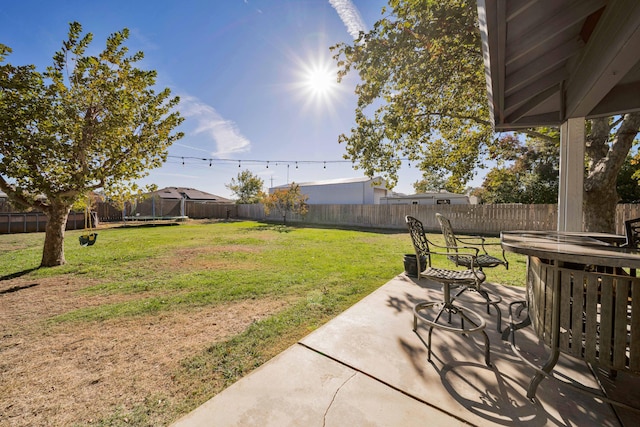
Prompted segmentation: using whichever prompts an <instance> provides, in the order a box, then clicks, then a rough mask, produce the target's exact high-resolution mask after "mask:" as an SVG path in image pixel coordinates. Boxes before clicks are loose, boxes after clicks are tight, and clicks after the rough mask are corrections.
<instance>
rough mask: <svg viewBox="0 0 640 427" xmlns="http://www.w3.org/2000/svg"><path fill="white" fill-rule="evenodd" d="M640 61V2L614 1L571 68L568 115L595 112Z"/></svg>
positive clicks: (628, 0)
mask: <svg viewBox="0 0 640 427" xmlns="http://www.w3.org/2000/svg"><path fill="white" fill-rule="evenodd" d="M639 61H640V2H638V1H637V0H616V1H611V2H609V3H608V4H607V7H606V8H605V10H604V13H603V14H602V17H601V18H600V21H599V22H598V25H597V26H596V28H595V30H594V31H593V33H592V35H591V37H590V38H589V41H588V43H587V45H586V46H585V49H584V50H583V54H582V56H581V58H580V59H579V60H578V61H577V63H576V65H575V67H574V69H573V70H572V71H571V77H570V78H569V80H568V82H567V85H566V89H567V91H566V105H567V111H566V117H568V118H570V117H585V116H589V115H591V114H592V111H594V110H595V109H596V107H597V106H598V104H600V102H601V101H602V100H603V99H604V98H605V97H606V95H607V94H608V93H609V92H610V91H611V90H612V89H613V88H614V87H615V86H616V85H617V84H618V83H619V82H620V81H621V80H622V79H624V77H625V76H626V75H627V73H628V72H629V71H630V70H631V69H633V67H634V66H635V65H636V64H637V63H638V62H639ZM610 113H611V114H613V113H615V112H613V111H612V112H610Z"/></svg>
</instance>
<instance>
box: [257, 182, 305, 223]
mask: <svg viewBox="0 0 640 427" xmlns="http://www.w3.org/2000/svg"><path fill="white" fill-rule="evenodd" d="M308 198H309V196H307V195H306V194H302V191H301V190H300V186H299V185H298V184H296V183H295V182H292V183H291V185H290V186H289V188H286V189H277V190H275V191H274V192H273V193H271V194H269V195H268V196H265V198H264V200H263V201H262V203H263V204H264V212H265V213H266V214H267V215H269V213H270V212H271V211H273V210H275V211H276V212H278V213H279V214H280V215H281V216H282V223H283V224H286V223H287V215H289V214H292V213H297V214H300V215H305V214H306V213H307V212H308V210H309V207H308V205H307V199H308Z"/></svg>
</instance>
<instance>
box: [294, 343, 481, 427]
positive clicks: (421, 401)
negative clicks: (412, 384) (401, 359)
mask: <svg viewBox="0 0 640 427" xmlns="http://www.w3.org/2000/svg"><path fill="white" fill-rule="evenodd" d="M297 344H298V345H300V346H302V347H304V348H306V349H307V350H310V351H313V352H314V353H316V354H319V355H320V356H323V357H326V358H328V359H330V360H332V361H334V362H336V363H338V364H340V365H342V366H345V367H347V368H349V369H351V370H353V371H354V374H353V375H352V376H350V377H349V378H347V380H345V381H344V383H342V385H340V387H338V389H337V390H336V392H335V394H334V396H333V399H332V400H331V403H330V404H329V407H328V408H327V411H326V412H325V417H326V415H327V413H328V411H329V408H330V407H331V405H332V404H333V402H334V400H335V398H336V396H337V394H338V392H339V391H340V389H341V388H342V387H344V385H345V384H347V383H348V382H349V381H350V380H351V379H353V377H354V376H355V375H356V374H358V373H360V374H362V375H364V376H366V377H368V378H371V379H372V380H374V381H376V382H378V383H380V384H383V385H385V386H386V387H389V388H391V389H392V390H395V391H397V392H399V393H401V394H403V395H405V396H407V397H409V398H411V399H413V400H415V401H417V402H420V403H422V404H423V405H427V406H429V407H430V408H433V409H435V410H437V411H439V412H442V413H443V414H447V415H448V416H450V417H453V418H455V419H456V420H458V421H460V422H462V423H464V424H467V425H469V426H473V425H474V424H471V423H469V421H467V420H465V419H464V418H461V417H460V416H458V415H456V414H454V413H452V412H448V411H444V410H443V409H442V408H439V407H437V406H435V405H433V404H431V403H429V402H427V401H426V400H424V399H421V398H420V397H418V396H415V395H413V394H410V393H407V392H406V391H404V390H402V389H401V388H399V387H396V386H394V385H393V384H391V383H389V382H387V381H384V380H382V379H380V378H378V377H375V376H373V375H371V374H369V373H367V372H365V371H363V370H361V369H358V368H356V367H355V366H353V365H351V364H349V363H346V362H343V361H342V360H340V359H337V358H335V357H333V356H331V355H329V354H326V353H324V352H322V351H319V350H316V349H315V348H313V347H310V346H308V345H306V344H304V343H302V342H300V341H298V343H297Z"/></svg>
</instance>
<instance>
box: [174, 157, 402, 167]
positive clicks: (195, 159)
mask: <svg viewBox="0 0 640 427" xmlns="http://www.w3.org/2000/svg"><path fill="white" fill-rule="evenodd" d="M167 157H168V158H173V159H178V160H179V161H180V162H181V163H182V165H186V164H187V163H193V162H205V164H206V162H209V166H210V167H212V166H213V164H214V163H218V164H224V163H229V162H231V163H233V162H238V167H239V168H241V167H242V162H244V163H245V164H249V165H265V167H266V168H267V169H268V168H269V166H270V165H271V164H272V163H273V164H275V165H276V166H281V165H287V167H288V166H290V165H292V164H293V165H295V167H296V169H299V168H300V166H302V165H305V164H307V165H312V164H322V168H323V169H326V168H327V164H336V163H353V162H352V161H351V160H261V159H243V160H241V159H218V158H202V157H191V156H167ZM395 160H400V161H405V162H408V165H409V166H411V161H410V160H409V159H408V158H402V159H395Z"/></svg>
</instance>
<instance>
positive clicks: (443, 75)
mask: <svg viewBox="0 0 640 427" xmlns="http://www.w3.org/2000/svg"><path fill="white" fill-rule="evenodd" d="M389 6H390V8H391V9H390V12H389V11H387V10H384V12H383V13H385V14H386V15H385V16H384V17H383V18H382V19H380V20H379V21H378V22H376V23H375V24H374V27H373V29H372V30H371V31H370V32H368V33H362V34H361V36H360V38H359V39H358V40H355V41H354V43H353V44H347V43H343V44H339V45H337V46H335V47H334V48H333V49H334V51H335V59H336V61H337V62H338V65H339V67H340V72H339V76H340V77H341V78H342V77H344V76H345V75H346V74H348V73H349V72H351V71H352V70H355V71H357V72H358V75H359V77H360V83H359V84H358V85H357V86H356V94H357V96H358V104H357V107H356V111H355V121H356V126H355V127H354V128H353V129H351V131H350V133H349V134H343V135H341V136H340V137H339V142H341V143H345V145H346V151H347V154H346V155H345V158H347V159H350V160H352V161H353V162H354V163H355V165H356V167H359V168H362V169H364V171H365V173H366V174H367V175H369V176H374V175H382V176H383V177H384V178H385V179H387V181H388V182H389V183H390V184H391V185H393V184H395V182H397V173H398V170H399V168H400V165H401V160H400V159H401V158H403V157H404V158H408V159H410V160H411V164H412V165H414V164H416V165H418V167H419V168H421V169H422V170H423V171H431V172H432V173H437V174H440V173H446V174H448V175H447V176H448V181H449V182H448V187H449V188H452V189H456V190H457V191H461V190H462V189H463V188H464V187H465V184H466V182H467V181H468V180H469V179H470V178H471V177H472V176H473V173H474V169H475V168H477V167H481V168H482V167H483V166H484V159H487V158H489V157H490V155H491V156H493V157H495V156H501V155H502V153H501V151H500V147H499V144H497V143H498V141H499V138H498V139H496V138H495V137H494V134H493V131H492V126H491V123H490V118H489V112H488V101H487V96H486V80H485V74H484V63H483V56H482V49H481V39H480V32H479V30H478V24H477V9H476V2H475V1H473V0H466V1H465V0H390V1H389ZM639 128H640V114H639V113H634V114H627V115H625V116H622V117H620V118H618V119H617V120H614V119H596V120H593V121H590V122H589V125H588V129H587V135H588V136H587V150H586V152H587V163H588V172H587V176H586V178H585V205H584V210H585V212H586V214H585V227H586V229H587V230H591V231H612V230H613V227H614V221H615V216H614V214H613V213H614V212H615V205H616V202H617V194H616V193H615V180H616V177H617V174H618V172H619V171H620V168H621V167H622V165H623V163H624V159H625V158H626V156H627V154H628V153H629V149H630V148H631V146H632V145H633V141H634V138H635V136H636V134H637V132H638V129H639ZM527 134H529V135H532V136H539V137H543V138H546V137H548V136H547V135H541V134H540V133H539V132H538V131H537V130H535V129H531V130H528V131H527ZM555 138H556V139H555V141H554V143H556V144H557V136H556V137H555Z"/></svg>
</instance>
